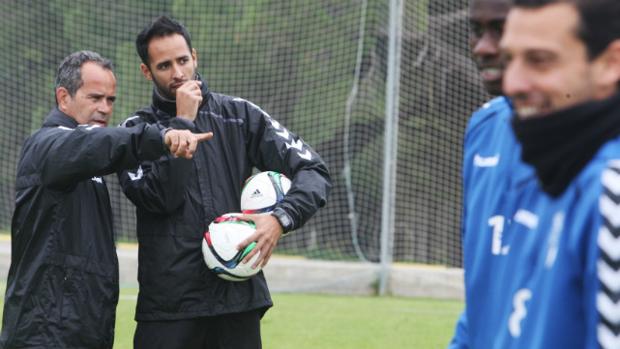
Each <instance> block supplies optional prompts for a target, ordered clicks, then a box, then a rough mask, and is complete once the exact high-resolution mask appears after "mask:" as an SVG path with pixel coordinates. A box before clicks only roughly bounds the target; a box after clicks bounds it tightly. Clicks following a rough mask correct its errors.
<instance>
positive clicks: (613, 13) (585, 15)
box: [513, 0, 620, 59]
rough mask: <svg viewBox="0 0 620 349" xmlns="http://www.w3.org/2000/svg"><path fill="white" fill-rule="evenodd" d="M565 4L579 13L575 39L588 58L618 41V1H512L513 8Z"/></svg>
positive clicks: (619, 27) (596, 55)
mask: <svg viewBox="0 0 620 349" xmlns="http://www.w3.org/2000/svg"><path fill="white" fill-rule="evenodd" d="M559 3H567V4H572V5H574V6H575V7H576V9H577V12H578V13H579V27H578V28H577V37H578V38H580V39H581V40H582V41H583V42H584V44H585V45H586V47H587V49H588V57H589V58H590V59H594V58H596V57H598V55H600V54H601V53H602V52H603V51H605V49H606V48H607V46H609V44H610V43H611V42H612V41H614V40H616V39H620V1H619V0H514V2H513V5H514V6H515V7H525V8H537V7H543V6H546V5H550V4H559Z"/></svg>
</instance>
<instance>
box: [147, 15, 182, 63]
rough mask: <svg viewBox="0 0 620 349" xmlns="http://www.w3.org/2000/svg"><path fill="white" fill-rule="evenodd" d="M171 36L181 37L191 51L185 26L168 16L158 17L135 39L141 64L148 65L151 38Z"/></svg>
mask: <svg viewBox="0 0 620 349" xmlns="http://www.w3.org/2000/svg"><path fill="white" fill-rule="evenodd" d="M172 34H179V35H181V36H183V38H184V39H185V42H186V43H187V47H188V48H189V50H190V51H191V50H192V39H191V37H190V35H189V32H188V31H187V28H185V26H184V25H183V24H181V23H179V22H177V21H175V20H174V19H172V18H170V17H168V16H160V17H157V18H155V19H154V20H153V21H152V22H151V24H149V25H148V26H147V27H146V28H144V29H143V30H142V31H141V32H140V34H138V37H137V38H136V50H137V51H138V56H140V59H141V60H142V63H144V64H146V65H147V66H148V65H149V42H150V41H151V40H152V39H153V38H156V37H157V38H159V37H163V36H168V35H172Z"/></svg>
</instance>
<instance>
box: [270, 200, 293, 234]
mask: <svg viewBox="0 0 620 349" xmlns="http://www.w3.org/2000/svg"><path fill="white" fill-rule="evenodd" d="M270 214H271V215H272V216H273V217H275V218H276V220H278V223H280V226H281V227H282V235H286V234H288V233H289V232H290V231H291V230H293V220H292V219H291V216H289V214H288V213H286V211H284V209H282V208H281V207H276V208H275V209H274V210H273V211H271V213H270Z"/></svg>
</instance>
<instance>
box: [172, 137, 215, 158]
mask: <svg viewBox="0 0 620 349" xmlns="http://www.w3.org/2000/svg"><path fill="white" fill-rule="evenodd" d="M211 138H213V132H207V133H192V132H190V131H188V130H169V131H168V132H166V134H165V135H164V143H165V144H166V146H167V147H168V150H169V151H170V154H172V155H173V156H174V157H182V158H185V159H191V158H192V157H193V156H194V153H195V152H196V147H197V146H198V143H200V142H204V141H208V140H209V139H211Z"/></svg>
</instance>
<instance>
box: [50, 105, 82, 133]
mask: <svg viewBox="0 0 620 349" xmlns="http://www.w3.org/2000/svg"><path fill="white" fill-rule="evenodd" d="M57 126H64V127H69V128H76V127H77V126H78V123H77V121H75V119H74V118H72V117H70V116H69V115H67V114H65V113H63V112H61V111H60V109H58V107H56V108H54V109H52V110H51V111H50V113H49V114H47V116H46V117H45V120H44V121H43V127H57Z"/></svg>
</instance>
